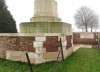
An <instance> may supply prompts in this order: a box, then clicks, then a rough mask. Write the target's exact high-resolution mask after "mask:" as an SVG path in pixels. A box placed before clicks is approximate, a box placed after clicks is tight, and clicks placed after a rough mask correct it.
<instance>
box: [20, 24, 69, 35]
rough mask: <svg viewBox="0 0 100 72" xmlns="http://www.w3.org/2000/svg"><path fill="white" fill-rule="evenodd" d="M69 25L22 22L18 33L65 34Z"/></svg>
mask: <svg viewBox="0 0 100 72" xmlns="http://www.w3.org/2000/svg"><path fill="white" fill-rule="evenodd" d="M67 32H71V25H70V24H68V23H64V22H23V23H21V24H20V33H65V34H66V33H67Z"/></svg>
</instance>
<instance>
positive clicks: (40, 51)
mask: <svg viewBox="0 0 100 72" xmlns="http://www.w3.org/2000/svg"><path fill="white" fill-rule="evenodd" d="M35 51H36V53H43V48H36V49H35Z"/></svg>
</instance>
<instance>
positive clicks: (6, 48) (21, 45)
mask: <svg viewBox="0 0 100 72" xmlns="http://www.w3.org/2000/svg"><path fill="white" fill-rule="evenodd" d="M59 37H61V40H62V46H63V51H64V56H65V57H66V56H67V55H68V54H69V53H71V52H72V48H71V47H72V35H71V34H69V35H65V36H61V35H60V34H53V35H52V34H44V35H41V34H40V35H38V34H37V35H33V36H32V35H30V36H24V35H23V36H17V35H16V34H15V35H13V36H11V35H10V36H9V35H8V36H6V35H2V36H0V57H1V58H6V59H10V60H14V61H25V60H24V59H25V55H24V57H23V56H22V57H21V56H20V55H21V54H22V53H23V54H24V53H25V51H29V52H30V56H32V55H33V56H34V59H31V60H35V62H36V63H42V62H44V61H52V60H56V58H57V56H58V52H59V49H60V38H59ZM17 52H18V53H17ZM19 56H20V57H19ZM16 57H17V58H16ZM19 58H20V59H19Z"/></svg>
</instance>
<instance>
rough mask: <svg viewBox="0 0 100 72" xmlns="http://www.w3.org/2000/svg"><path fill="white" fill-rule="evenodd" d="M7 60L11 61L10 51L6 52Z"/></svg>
mask: <svg viewBox="0 0 100 72" xmlns="http://www.w3.org/2000/svg"><path fill="white" fill-rule="evenodd" d="M6 59H10V51H9V50H7V51H6Z"/></svg>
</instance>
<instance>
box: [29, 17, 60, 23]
mask: <svg viewBox="0 0 100 72" xmlns="http://www.w3.org/2000/svg"><path fill="white" fill-rule="evenodd" d="M30 21H31V22H61V19H60V18H58V17H53V16H37V17H32V18H31V19H30Z"/></svg>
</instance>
